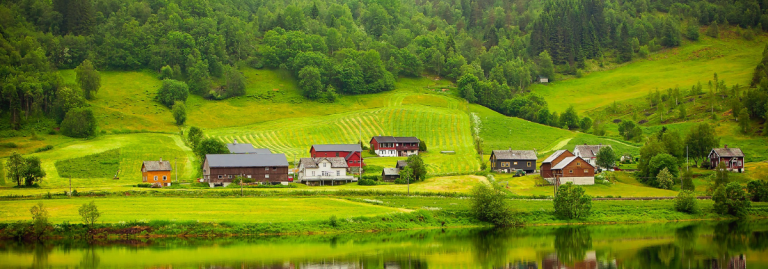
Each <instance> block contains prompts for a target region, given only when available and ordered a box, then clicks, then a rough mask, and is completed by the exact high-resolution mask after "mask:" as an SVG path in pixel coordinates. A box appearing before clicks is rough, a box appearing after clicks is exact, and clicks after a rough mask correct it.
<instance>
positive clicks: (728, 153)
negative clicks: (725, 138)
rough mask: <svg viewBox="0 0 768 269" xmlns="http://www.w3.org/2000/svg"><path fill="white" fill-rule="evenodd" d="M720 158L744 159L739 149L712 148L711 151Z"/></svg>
mask: <svg viewBox="0 0 768 269" xmlns="http://www.w3.org/2000/svg"><path fill="white" fill-rule="evenodd" d="M712 151H714V152H715V153H717V156H720V157H744V152H742V151H741V149H740V148H714V149H712Z"/></svg>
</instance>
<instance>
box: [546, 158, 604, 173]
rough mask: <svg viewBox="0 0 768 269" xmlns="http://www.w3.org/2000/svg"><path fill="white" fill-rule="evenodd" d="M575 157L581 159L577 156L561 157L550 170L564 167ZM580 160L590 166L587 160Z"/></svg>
mask: <svg viewBox="0 0 768 269" xmlns="http://www.w3.org/2000/svg"><path fill="white" fill-rule="evenodd" d="M576 159H581V158H580V157H578V156H573V157H567V158H565V159H563V160H562V161H560V162H559V163H557V164H556V165H555V166H554V167H552V170H561V169H563V168H565V166H566V165H568V164H570V163H572V162H573V161H574V160H576ZM581 160H582V161H584V163H586V164H587V165H589V166H592V165H591V164H589V162H588V161H585V160H584V159H581ZM592 167H594V166H592Z"/></svg>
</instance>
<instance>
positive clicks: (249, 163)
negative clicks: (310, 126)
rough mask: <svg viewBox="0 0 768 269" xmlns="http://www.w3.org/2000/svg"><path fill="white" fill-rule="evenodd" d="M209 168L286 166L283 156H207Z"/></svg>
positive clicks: (286, 160)
mask: <svg viewBox="0 0 768 269" xmlns="http://www.w3.org/2000/svg"><path fill="white" fill-rule="evenodd" d="M205 158H206V159H207V160H208V166H209V167H266V166H288V159H286V158H285V154H282V153H280V154H207V155H205Z"/></svg>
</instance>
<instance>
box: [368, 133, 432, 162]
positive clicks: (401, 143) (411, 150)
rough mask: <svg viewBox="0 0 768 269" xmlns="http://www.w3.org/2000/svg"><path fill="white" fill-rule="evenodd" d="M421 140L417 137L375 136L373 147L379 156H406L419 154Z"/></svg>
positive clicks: (372, 141) (372, 140) (372, 142)
mask: <svg viewBox="0 0 768 269" xmlns="http://www.w3.org/2000/svg"><path fill="white" fill-rule="evenodd" d="M419 142H421V141H420V140H419V139H418V138H415V137H395V136H374V137H373V138H371V141H370V143H371V148H372V149H373V150H374V152H375V153H376V155H378V156H379V157H406V156H411V155H417V154H419Z"/></svg>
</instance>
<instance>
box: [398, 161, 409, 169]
mask: <svg viewBox="0 0 768 269" xmlns="http://www.w3.org/2000/svg"><path fill="white" fill-rule="evenodd" d="M406 166H408V161H406V160H400V161H397V167H398V168H400V167H406Z"/></svg>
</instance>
